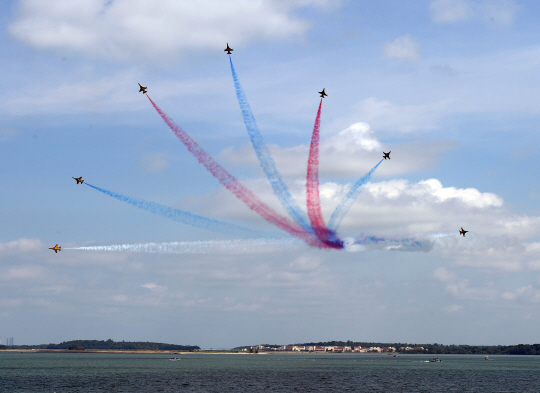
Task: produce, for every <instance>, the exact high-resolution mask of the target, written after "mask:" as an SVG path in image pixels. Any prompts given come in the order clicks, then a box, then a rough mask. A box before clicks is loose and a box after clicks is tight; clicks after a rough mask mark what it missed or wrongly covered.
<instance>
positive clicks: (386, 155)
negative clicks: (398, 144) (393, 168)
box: [382, 150, 392, 160]
mask: <svg viewBox="0 0 540 393" xmlns="http://www.w3.org/2000/svg"><path fill="white" fill-rule="evenodd" d="M390 153H392V151H391V150H390V151H389V152H388V153H385V152H384V151H383V153H382V154H383V158H384V159H385V160H386V159H387V158H388V159H390Z"/></svg>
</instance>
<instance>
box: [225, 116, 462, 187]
mask: <svg viewBox="0 0 540 393" xmlns="http://www.w3.org/2000/svg"><path fill="white" fill-rule="evenodd" d="M451 147H452V144H451V143H445V142H438V143H431V144H420V143H416V142H412V143H408V144H405V145H402V146H399V147H397V146H396V147H395V148H394V147H392V146H389V145H384V144H383V143H381V142H379V140H378V139H377V138H376V137H375V133H374V131H373V130H372V129H371V127H370V126H369V124H367V123H364V122H358V123H354V124H352V125H350V126H349V127H347V128H346V129H345V130H343V131H340V132H339V133H338V134H337V135H332V136H330V137H328V138H324V139H321V141H320V146H319V157H320V158H319V162H320V168H319V173H320V176H321V177H323V176H332V177H342V176H345V177H350V176H358V177H360V176H363V175H364V174H365V173H366V172H368V171H369V170H370V169H371V168H373V167H374V166H375V164H377V162H379V161H380V160H381V158H382V152H383V150H384V151H389V150H390V151H392V154H391V156H390V161H388V160H386V161H385V162H383V163H382V164H381V165H380V166H379V168H378V169H377V171H376V172H375V174H374V175H375V176H395V175H399V174H402V173H411V172H414V171H416V170H419V169H423V168H426V167H429V166H430V165H433V163H435V162H436V161H438V155H439V153H440V152H442V151H444V150H448V149H449V148H451ZM269 150H270V152H271V154H272V158H273V159H274V162H275V163H276V167H277V168H278V170H279V172H280V173H281V175H282V176H287V177H304V176H305V175H306V165H307V160H308V156H309V146H308V145H296V146H288V147H279V146H275V145H270V146H269ZM219 157H220V158H223V159H224V160H226V162H227V163H229V164H233V165H236V166H251V167H255V168H256V167H259V162H258V159H257V156H256V155H255V152H254V151H253V148H252V147H251V146H248V145H246V146H244V147H242V148H239V149H234V148H227V149H225V150H223V151H222V152H221V153H220V155H219ZM398 161H399V165H397V164H395V163H397V162H398Z"/></svg>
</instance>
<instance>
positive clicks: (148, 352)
mask: <svg viewBox="0 0 540 393" xmlns="http://www.w3.org/2000/svg"><path fill="white" fill-rule="evenodd" d="M1 353H112V354H114V353H116V354H122V353H125V354H145V355H194V354H217V355H256V354H250V353H247V352H238V351H218V350H216V351H212V350H210V351H193V352H189V351H176V350H161V351H156V350H150V349H126V350H122V349H85V350H73V349H72V350H70V349H41V348H39V349H2V350H0V354H1ZM267 353H268V352H260V353H259V355H263V354H267Z"/></svg>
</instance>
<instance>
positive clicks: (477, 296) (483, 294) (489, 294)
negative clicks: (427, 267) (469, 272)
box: [433, 268, 498, 312]
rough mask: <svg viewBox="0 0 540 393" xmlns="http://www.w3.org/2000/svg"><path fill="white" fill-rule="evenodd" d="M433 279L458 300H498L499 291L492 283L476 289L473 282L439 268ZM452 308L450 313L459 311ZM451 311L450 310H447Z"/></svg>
mask: <svg viewBox="0 0 540 393" xmlns="http://www.w3.org/2000/svg"><path fill="white" fill-rule="evenodd" d="M433 277H434V278H435V279H437V280H439V281H441V282H443V283H445V285H446V292H447V293H448V294H450V295H451V296H453V297H455V298H456V299H466V300H494V299H497V298H498V289H497V288H496V287H495V285H494V284H493V283H492V282H489V283H487V285H485V286H483V287H475V286H473V285H471V280H469V279H463V278H459V277H458V276H456V275H455V274H453V273H450V272H448V271H447V270H446V269H445V268H439V269H437V270H436V271H435V272H434V273H433ZM455 307H459V306H451V310H450V311H454V312H455V311H458V310H459V308H458V309H457V310H456V309H455ZM447 311H449V310H447Z"/></svg>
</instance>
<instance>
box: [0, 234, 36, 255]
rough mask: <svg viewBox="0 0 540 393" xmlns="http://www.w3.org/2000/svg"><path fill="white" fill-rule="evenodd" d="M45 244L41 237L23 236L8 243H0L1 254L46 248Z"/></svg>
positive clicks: (28, 251) (29, 251)
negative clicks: (30, 237)
mask: <svg viewBox="0 0 540 393" xmlns="http://www.w3.org/2000/svg"><path fill="white" fill-rule="evenodd" d="M44 247H45V244H44V243H43V242H42V241H41V240H39V239H26V238H21V239H18V240H13V241H10V242H6V243H0V255H9V254H21V253H23V254H24V253H31V252H35V251H38V250H42V249H44Z"/></svg>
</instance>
